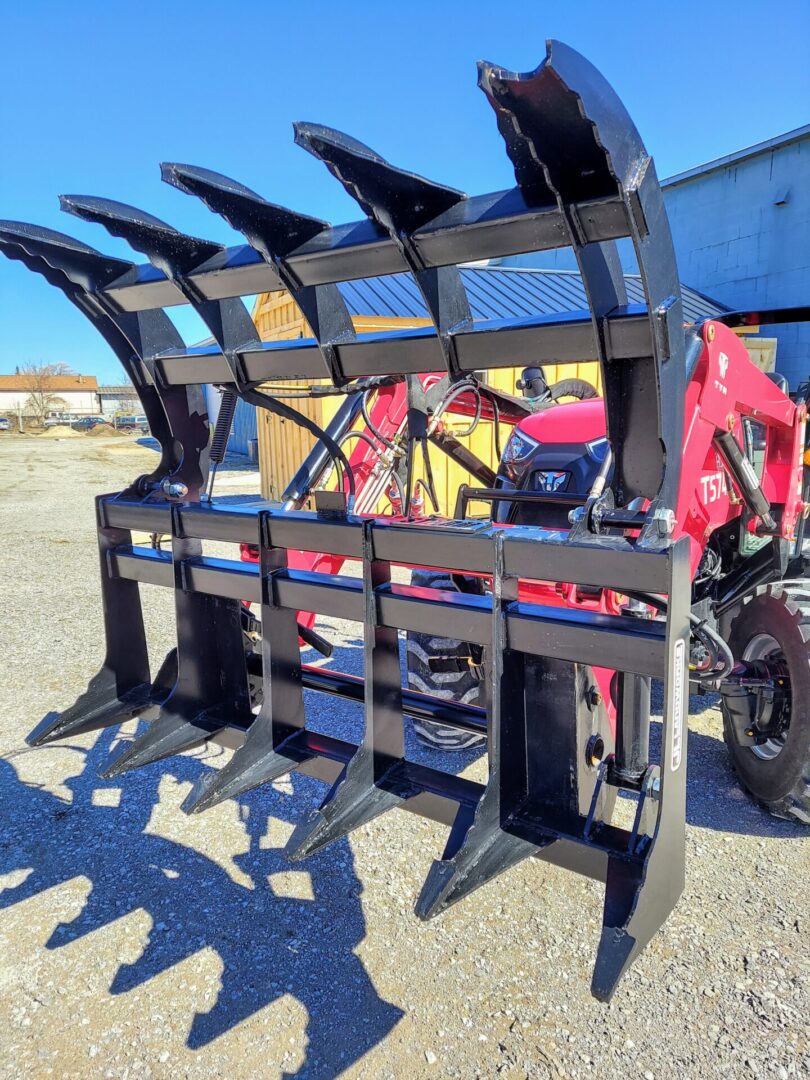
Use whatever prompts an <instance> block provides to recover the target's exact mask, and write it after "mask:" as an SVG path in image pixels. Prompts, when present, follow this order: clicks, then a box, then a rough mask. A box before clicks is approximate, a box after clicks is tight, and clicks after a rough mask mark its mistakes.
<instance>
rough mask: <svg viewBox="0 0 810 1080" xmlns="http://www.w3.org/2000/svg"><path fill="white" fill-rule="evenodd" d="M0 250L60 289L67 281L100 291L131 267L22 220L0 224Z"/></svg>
mask: <svg viewBox="0 0 810 1080" xmlns="http://www.w3.org/2000/svg"><path fill="white" fill-rule="evenodd" d="M0 251H2V252H3V254H4V255H5V256H6V258H9V259H15V260H17V261H18V262H21V263H23V265H24V266H26V267H27V268H28V269H29V270H33V271H34V272H35V273H38V274H41V275H42V276H43V277H44V278H45V279H46V281H48V282H50V284H52V285H56V286H57V288H62V289H64V288H65V286H66V284H67V283H68V282H71V283H73V284H76V285H79V286H81V287H82V288H83V289H84V290H85V291H90V290H93V289H96V288H101V287H103V286H105V285H108V284H109V283H110V282H112V281H115V279H116V278H119V277H121V276H122V275H123V274H125V273H126V272H127V271H128V270H131V269H132V267H133V265H134V264H133V263H131V262H127V261H126V260H124V259H114V258H112V257H111V256H109V255H103V254H102V253H101V252H100V251H96V249H95V248H92V247H90V246H89V245H88V244H83V243H82V242H81V240H76V239H74V237H72V236H68V235H67V233H61V232H57V231H56V230H55V229H44V228H42V226H40V225H29V224H28V223H27V222H24V221H0Z"/></svg>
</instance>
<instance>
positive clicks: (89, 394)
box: [0, 390, 98, 416]
mask: <svg viewBox="0 0 810 1080" xmlns="http://www.w3.org/2000/svg"><path fill="white" fill-rule="evenodd" d="M54 396H55V397H59V398H61V399H62V401H64V403H65V408H64V411H65V412H73V413H87V414H92V415H95V414H96V413H97V412H98V398H97V397H96V394H95V391H93V390H60V391H58V392H57V393H56V394H55V395H54ZM29 397H30V394H29V393H28V391H27V390H0V416H5V415H7V414H9V413H16V412H17V410H18V409H22V410H23V413H25V403H26V402H27V401H28V398H29ZM54 411H60V412H61V411H63V410H62V409H61V406H60V408H59V410H54Z"/></svg>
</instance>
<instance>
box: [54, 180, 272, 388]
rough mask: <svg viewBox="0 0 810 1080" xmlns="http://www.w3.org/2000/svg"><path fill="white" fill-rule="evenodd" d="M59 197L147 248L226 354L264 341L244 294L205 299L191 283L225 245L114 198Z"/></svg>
mask: <svg viewBox="0 0 810 1080" xmlns="http://www.w3.org/2000/svg"><path fill="white" fill-rule="evenodd" d="M59 201H60V205H61V207H62V209H63V210H65V211H67V213H69V214H75V215H76V216H77V217H80V218H83V219H84V220H85V221H93V222H95V223H96V224H98V225H102V226H103V227H104V228H105V229H106V230H107V232H109V233H110V234H111V235H112V236H119V237H121V238H122V239H124V240H126V241H127V243H128V244H130V245H131V246H132V247H134V248H135V250H136V251H142V252H143V253H144V254H145V255H146V257H147V258H148V259H149V261H150V262H151V263H152V265H153V266H155V267H157V268H158V269H159V270H162V271H163V273H164V274H165V275H166V277H168V278H169V279H170V280H172V281H173V282H175V284H176V285H177V287H178V288H179V289H180V291H181V292H182V293H183V295H184V296H185V298H186V299H187V300H188V302H189V303H190V304H191V306H192V307H193V308H194V310H195V311H196V312H197V314H198V315H199V316H200V318H201V319H202V320H203V322H204V323H205V325H206V326H207V327H208V329H209V330H210V331H211V334H212V335H213V337H214V340H215V341H216V342H217V344H218V345H219V347H220V348H221V349H222V351H223V354H224V355H226V356H227V357H229V358H231V357H235V353H236V350H237V349H238V347H239V346H247V345H255V344H258V342H259V335H258V333H257V332H256V327H255V326H254V324H253V320H252V319H251V317H250V314H249V313H248V311H247V309H246V307H245V305H244V303H243V302H242V300H241V299H239V298H238V297H237V298H235V299H233V298H228V299H224V300H215V301H210V300H209V301H206V300H202V299H201V298H200V297H199V295H198V294H197V292H196V290H194V289H193V288H190V287H189V285H188V281H187V275H188V274H189V273H190V271H192V270H194V269H197V268H198V267H199V266H200V264H201V263H205V262H207V261H208V260H209V259H211V258H213V256H215V255H217V254H219V253H220V252H221V251H222V250H223V247H222V244H216V243H213V242H212V241H210V240H201V239H200V238H199V237H196V236H187V235H186V234H185V233H181V232H179V231H178V230H177V229H175V228H173V227H172V226H171V225H167V224H166V222H165V221H161V220H160V218H156V217H153V216H152V214H147V213H146V212H145V211H144V210H138V209H136V208H135V207H134V206H128V205H127V204H126V203H119V202H115V201H114V200H112V199H101V198H97V197H95V196H91V195H62V196H60V200H59ZM231 362H235V361H234V360H232V361H231ZM234 374H235V376H236V375H238V369H236V368H235V370H234Z"/></svg>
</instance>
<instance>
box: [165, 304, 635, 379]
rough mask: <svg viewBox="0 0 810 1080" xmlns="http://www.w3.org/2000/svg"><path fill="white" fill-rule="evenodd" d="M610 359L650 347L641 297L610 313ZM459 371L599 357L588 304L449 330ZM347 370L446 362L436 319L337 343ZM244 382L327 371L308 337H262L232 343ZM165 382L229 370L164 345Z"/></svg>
mask: <svg viewBox="0 0 810 1080" xmlns="http://www.w3.org/2000/svg"><path fill="white" fill-rule="evenodd" d="M607 323H608V324H609V334H607V335H606V340H607V352H606V356H607V359H609V360H627V359H633V358H636V357H641V356H651V355H652V341H651V337H650V321H649V318H648V317H647V309H646V307H645V306H644V305H643V304H632V305H628V306H626V307H623V308H619V309H617V310H616V311H615V312H614V313H613V314H612V315H610V317H609V318H608V319H607ZM449 336H450V338H452V341H453V343H454V347H455V350H456V356H457V363H458V366H459V369H460V370H461V371H467V372H469V371H479V370H482V369H485V368H501V367H520V366H522V365H524V366H525V365H531V364H565V363H581V362H584V361H596V360H598V359H599V351H598V348H597V343H596V338H595V336H594V332H593V321H592V319H591V315H590V313H589V312H588V311H574V312H570V313H566V314H563V315H560V314H555V315H537V316H529V317H523V318H516V319H492V320H487V321H482V322H479V323H476V325H475V328H474V329H472V330H460V331H457V332H455V333H452V334H450V335H449ZM334 349H335V354H336V356H337V360H338V362H339V364H340V368H341V370H342V371H343V373H344V375H345V376H346V377H347V378H350V379H356V378H361V377H364V376H371V375H392V374H393V375H408V374H420V373H424V372H428V371H439V370H442V369H443V368H444V364H445V361H444V356H443V352H442V346H441V344H440V342H439V340H438V338H437V337H436V332H435V330H434V328H433V327H427V326H426V327H416V328H414V329H409V330H389V331H385V332H381V333H373V334H361V335H360V336H359V337H358V338H357V340H356V341H350V342H345V343H343V344H336V345H335V346H334ZM237 354H238V357H239V360H240V363H241V367H242V371H243V374H244V378H245V381H246V382H249V383H255V384H257V385H258V384H259V383H262V382H266V381H269V380H283V379H319V378H322V377H323V376H324V374H325V372H324V366H323V355H322V353H321V351H320V349H319V347H318V344H317V342H316V341H315V340H314V339H313V338H301V339H297V340H294V341H265V342H262V343H261V345H256V346H248V347H246V348H244V349H242V350H237ZM155 368H156V371H157V375H158V377H159V379H160V381H161V382H162V383H163V384H164V385H166V386H189V385H198V384H203V383H215V384H227V383H232V382H233V381H234V380H233V372H232V370H231V368H230V366H229V365H228V362H227V361H226V360H225V358H224V356H223V355H222V352H221V351H220V350H219V349H218V348H217V347H216V346H211V347H207V346H206V347H199V348H192V349H184V350H182V351H181V352H177V353H171V352H166V353H163V354H162V355H161V356H159V357H157V359H156V360H155Z"/></svg>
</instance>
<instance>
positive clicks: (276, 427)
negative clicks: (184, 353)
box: [209, 266, 723, 502]
mask: <svg viewBox="0 0 810 1080" xmlns="http://www.w3.org/2000/svg"><path fill="white" fill-rule="evenodd" d="M461 276H462V280H463V282H464V286H465V288H466V290H467V295H468V296H469V300H470V307H471V309H472V313H473V318H474V319H476V320H483V319H502V318H510V317H512V318H519V317H521V316H526V315H537V314H542V315H553V314H555V313H558V312H569V311H581V310H583V309H584V308H586V307H587V301H586V299H585V290H584V288H583V285H582V278H581V277H580V275H579V274H578V273H576V272H568V271H564V270H563V271H560V270H544V269H537V268H534V267H529V268H527V267H504V266H463V267H461ZM626 280H627V291H628V297H629V299H630V301H631V302H637V301H642V300H643V294H642V290H641V282H640V280H639V279H638V277H631V276H628V277H627V279H626ZM339 288H340V291H341V293H342V294H343V297H344V299H345V300H346V305H347V307H348V309H349V313H350V314H351V315H352V317H353V318H354V319H355V320H356V325H357V328H358V330H359V331H361V332H365V331H370V330H377V329H383V325H381V323H377V324H375V325H371V323H370V322H368V323H365V324H364V323H363V320H382V321H385V320H391V321H390V323H389V324H388V325H391V326H397V325H403V326H408V325H411V326H412V325H417V322H416V320H427V319H428V313H427V309H426V308H425V304H424V301H423V300H422V297H421V294H420V293H419V290H418V289H417V287H416V283H415V281H414V279H413V277H412V276H411V275H410V274H392V275H390V276H388V277H382V278H361V279H358V280H357V281H347V282H342V283H341V284H340V285H339ZM683 295H684V308H685V312H686V317H687V318H689V319H695V318H698V317H699V316H701V315H709V314H716V313H718V312H719V311H721V310H723V309H722V307H721V305H719V304H715V303H714V302H713V301H710V300H708V299H706V298H705V297H702V296H700V294H699V293H696V292H694V290H692V289H689V288H686V287H684V288H683ZM253 317H254V319H255V321H256V325H257V327H258V329H259V333H260V335H261V337H262V338H263V339H264V340H273V339H277V338H298V337H301V336H304V337H308V336H309V335H310V330H309V327H308V326H306V324H305V323H304V320H303V318H302V316H301V313H300V312H299V311H298V309H297V308H296V307H295V305H294V304H293V303H292V301H291V300H290V298H289V296H288V295H287V294H286V293H282V292H276V293H266V294H264V295H263V296H261V297H259V299H258V301H257V304H256V307H255V309H254V312H253ZM400 320H401V322H400ZM518 374H519V373H518V371H517V370H516V369H515V370H513V369H507V370H503V371H500V372H496V373H492V376H491V378H492V382H493V384H494V385H496V386H500V387H501V388H502V389H504V390H508V391H511V392H514V389H515V380H516V378H517V377H518ZM547 377H548V378H549V381H551V382H555V381H557V380H558V379H563V378H570V377H579V378H584V379H586V380H588V381H590V382H593V383H594V384H595V385H598V384H599V379H600V375H599V371H598V368H597V366H596V365H595V364H579V365H578V364H570V365H564V366H555V365H549V366H548V367H547ZM336 406H337V400H336V399H325V400H324V402H320V401H313V402H307V403H304V402H297V407H298V408H300V409H301V410H302V411H304V412H306V413H307V415H311V416H312V418H313V419H314V420H316V421H317V422H318V423H327V422H328V420H329V418H330V416H331V415H332V411H333V410H334V408H335V407H336ZM209 411H211V414H212V420H213V419H214V418H215V413H214V411H213V410H211V409H210V407H209ZM260 427H261V432H260V435H259V443H260V446H259V453H260V457H261V462H262V466H261V467H262V483H263V485H264V488H265V492H264V493H265V495H267V496H268V497H276V496H277V495H278V494H279V491H280V490H281V489H282V488H283V487H284V486H285V484H286V482H287V481H288V480H289V478H290V477H291V476H292V474H293V473H294V471H295V469H296V468H297V467H298V465H299V464H300V462H301V459H302V457H303V456H304V454H305V453H306V451H307V450H308V449H309V446H310V445H311V442H312V440H311V437H310V436H309V435H308V434H306V433H305V432H303V431H302V430H301V429H300V428H297V427H295V425H293V424H290V423H287V422H284V421H280V420H279V419H278V417H273V416H271V415H270V414H266V413H265V414H263V415H262V417H261V418H260ZM485 428H486V425H485V426H484V427H482V429H481V431H480V433H478V434H477V435H476V436H475V437H474V439H473V444H474V445H475V446H476V447H477V452H478V453H479V454H480V456H481V457H483V458H484V459H485V460H487V461H490V462H491V463H492V461H493V454H492V448H491V446H490V445H489V444H490V443H491V433H490V432H486V431H485ZM256 437H257V436H256V417H255V411H254V410H253V409H252V408H250V407H249V406H246V405H244V404H243V403H242V402H240V404H239V407H238V410H237V416H236V422H235V424H234V435H233V437H232V439H231V442H230V449H231V450H234V451H236V452H238V453H247V440H248V439H249V438H256ZM434 456H437V464H436V465H435V466H434V468H436V469H437V470H438V474H439V478H438V479H437V483H438V485H439V488H440V490H441V492H442V500H443V502H445V501H446V499H447V498H448V493H449V492H450V491H453V490H454V489H455V485H456V484H457V483H458V482H459V481H460V480H461V479H462V478H463V479H468V478H467V477H466V474H463V473H462V472H461V471H460V470H458V468H457V466H452V465H451V464H450V463H449V462H448V461H447V459H446V458H444V455H434ZM442 458H444V460H443V461H442V460H441V459H442Z"/></svg>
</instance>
